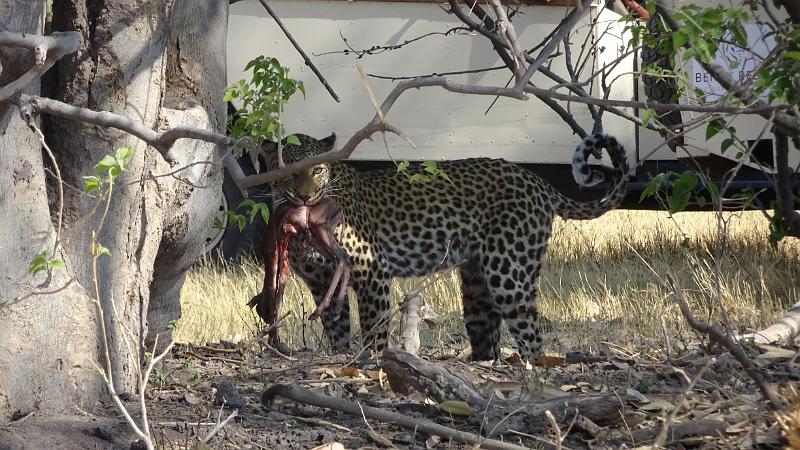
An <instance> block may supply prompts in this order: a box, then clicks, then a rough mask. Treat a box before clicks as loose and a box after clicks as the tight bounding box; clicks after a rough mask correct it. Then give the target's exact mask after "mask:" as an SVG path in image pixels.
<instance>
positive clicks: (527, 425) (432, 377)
mask: <svg viewBox="0 0 800 450" xmlns="http://www.w3.org/2000/svg"><path fill="white" fill-rule="evenodd" d="M380 366H381V368H382V369H383V370H384V372H386V376H387V378H388V380H389V384H390V385H391V386H392V390H393V391H395V392H398V393H404V394H407V393H409V392H410V391H411V389H412V388H413V389H416V390H417V391H419V392H421V393H423V394H425V395H427V396H428V397H430V398H432V399H434V400H436V401H437V402H439V403H441V402H444V401H447V400H460V401H463V402H465V403H467V404H468V405H470V407H471V408H473V410H475V411H478V414H476V416H481V417H484V416H485V417H486V426H485V429H486V430H488V432H489V435H490V436H494V435H498V434H502V433H504V432H505V431H506V430H509V429H515V430H517V431H527V430H541V429H542V427H547V426H548V425H549V419H548V418H547V416H546V414H545V412H546V411H550V412H551V413H552V414H553V416H554V417H555V419H556V420H557V421H558V422H560V423H564V422H568V421H570V420H572V418H574V417H575V416H576V415H578V414H580V415H581V416H583V417H586V418H587V419H589V420H591V421H592V422H594V423H597V424H600V425H610V424H614V423H618V422H620V421H621V420H622V417H623V415H622V413H623V411H624V409H625V401H627V400H630V399H628V398H627V396H625V395H622V396H619V395H617V394H614V393H606V394H585V395H574V396H573V395H569V396H563V397H557V398H552V399H549V400H545V401H538V402H530V401H508V400H500V399H496V398H495V399H492V401H491V402H490V401H489V400H488V399H487V398H485V397H484V396H483V395H482V394H481V393H480V392H479V391H478V390H477V389H475V387H473V385H472V383H471V382H469V381H468V380H467V379H466V378H464V377H463V376H461V375H459V374H455V373H453V372H451V371H449V370H447V369H446V368H444V367H442V366H441V365H438V364H434V363H431V362H429V361H425V360H423V359H421V358H419V357H417V356H415V355H412V354H410V353H408V352H405V351H403V350H400V349H398V348H390V349H387V350H385V351H384V353H383V357H382V359H381V361H380Z"/></svg>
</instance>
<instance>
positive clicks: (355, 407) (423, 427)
mask: <svg viewBox="0 0 800 450" xmlns="http://www.w3.org/2000/svg"><path fill="white" fill-rule="evenodd" d="M277 396H281V397H285V398H288V399H290V400H294V401H296V402H299V403H305V404H307V405H313V406H318V407H320V408H328V409H333V410H336V411H341V412H344V413H347V414H351V415H354V416H356V417H362V416H363V417H366V418H368V419H373V420H379V421H381V422H386V423H391V424H395V425H398V426H401V427H404V428H408V429H410V430H416V431H421V432H423V433H426V434H431V435H435V436H441V437H443V438H446V439H452V440H455V441H459V442H465V443H467V444H471V445H475V444H479V445H480V448H485V449H489V450H525V447H521V446H519V445H514V444H511V443H508V442H502V441H498V440H495V439H488V438H483V437H481V436H479V435H477V434H474V433H468V432H466V431H460V430H456V429H454V428H450V427H446V426H444V425H439V424H438V423H435V422H433V421H431V420H428V419H422V418H417V417H411V416H406V415H404V414H399V413H396V412H392V411H386V410H383V409H380V408H373V407H371V406H364V405H361V404H358V403H355V402H353V401H350V400H345V399H342V398H336V397H331V396H329V395H323V394H318V393H316V392H312V391H309V390H307V389H303V388H299V387H295V386H289V385H285V384H276V385H273V386H271V387H270V388H269V389H267V390H266V391H264V393H263V394H261V404H262V405H263V406H265V407H266V408H272V403H273V402H274V400H275V397H277Z"/></svg>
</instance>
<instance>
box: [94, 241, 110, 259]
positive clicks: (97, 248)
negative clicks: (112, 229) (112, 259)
mask: <svg viewBox="0 0 800 450" xmlns="http://www.w3.org/2000/svg"><path fill="white" fill-rule="evenodd" d="M92 254H93V255H94V256H100V255H108V256H111V251H110V250H109V249H107V248H105V247H103V246H102V245H100V244H99V243H98V242H95V243H93V244H92Z"/></svg>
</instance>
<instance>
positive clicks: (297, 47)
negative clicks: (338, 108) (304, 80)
mask: <svg viewBox="0 0 800 450" xmlns="http://www.w3.org/2000/svg"><path fill="white" fill-rule="evenodd" d="M259 1H260V2H261V5H262V6H263V7H264V9H266V10H267V13H269V15H270V16H272V18H273V19H274V20H275V23H277V24H278V26H279V27H280V28H281V31H283V34H285V35H286V38H288V39H289V42H291V43H292V45H293V46H294V48H295V50H297V52H298V53H300V56H302V57H303V61H304V62H305V63H306V65H307V66H308V67H309V68H310V69H311V71H312V72H314V75H316V76H317V78H318V79H319V81H320V83H322V85H323V86H325V89H326V90H327V91H328V93H329V94H331V97H333V99H334V100H336V102H337V103H341V100H340V99H339V96H338V95H336V92H334V90H333V88H332V87H331V85H330V84H328V80H326V79H325V77H324V76H322V73H320V71H319V69H317V66H315V65H314V63H313V62H311V58H309V57H308V55H306V52H304V51H303V48H302V47H300V44H298V43H297V41H296V40H294V36H292V34H291V33H289V30H288V29H286V26H285V25H284V24H283V22H282V21H281V19H280V18H279V17H278V15H277V14H275V11H273V10H272V8H270V7H269V4H267V2H265V1H264V0H259Z"/></svg>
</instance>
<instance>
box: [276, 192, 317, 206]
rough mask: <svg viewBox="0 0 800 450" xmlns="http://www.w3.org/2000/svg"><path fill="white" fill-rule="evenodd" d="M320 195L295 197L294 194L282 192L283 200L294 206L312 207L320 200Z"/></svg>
mask: <svg viewBox="0 0 800 450" xmlns="http://www.w3.org/2000/svg"><path fill="white" fill-rule="evenodd" d="M322 197H323V196H322V193H317V194H314V195H313V196H311V197H309V196H305V195H297V194H295V193H294V192H290V191H286V192H284V198H285V199H286V201H288V202H289V203H291V204H293V205H295V206H314V205H316V204H317V203H319V202H320V200H322Z"/></svg>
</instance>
